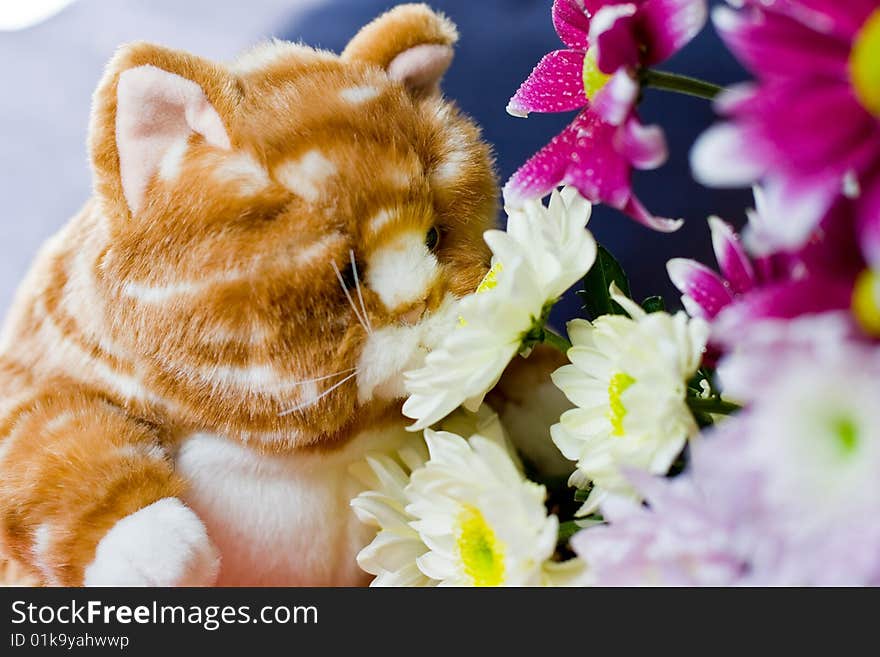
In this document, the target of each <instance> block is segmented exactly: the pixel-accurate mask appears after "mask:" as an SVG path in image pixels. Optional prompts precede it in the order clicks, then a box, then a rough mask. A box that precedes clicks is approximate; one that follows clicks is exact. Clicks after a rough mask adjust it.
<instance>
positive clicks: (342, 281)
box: [330, 260, 370, 333]
mask: <svg viewBox="0 0 880 657" xmlns="http://www.w3.org/2000/svg"><path fill="white" fill-rule="evenodd" d="M330 265H331V266H332V267H333V271H334V272H336V279H337V280H338V281H339V285H340V286H342V291H343V292H345V298H346V299H348V303H349V304H350V305H351V309H352V310H353V311H354V314H355V316H356V317H357V318H358V321H359V322H360V323H361V326H363V327H364V330H365V331H366V332H367V333H369V332H370V330H369V329H368V328H367V324H366V322H364V320H363V318H362V317H361V314H360V312H358V309H357V306H356V305H354V299H352V298H351V294H349V293H348V288H347V287H345V279H344V278H342V274H341V273H340V272H339V267H337V266H336V263H335V262H333V261H332V260H331V261H330Z"/></svg>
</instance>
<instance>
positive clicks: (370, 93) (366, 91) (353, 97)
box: [339, 85, 382, 105]
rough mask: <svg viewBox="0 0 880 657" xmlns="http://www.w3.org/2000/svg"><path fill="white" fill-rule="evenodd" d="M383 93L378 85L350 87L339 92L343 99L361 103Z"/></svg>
mask: <svg viewBox="0 0 880 657" xmlns="http://www.w3.org/2000/svg"><path fill="white" fill-rule="evenodd" d="M380 93H382V92H381V91H380V90H379V89H377V88H376V87H373V86H370V85H362V86H359V87H348V88H346V89H343V90H342V91H340V92H339V95H340V97H342V99H343V100H345V101H348V102H349V103H353V104H355V105H359V104H361V103H366V102H368V101H370V100H373V99H374V98H377V97H378V96H379V94H380Z"/></svg>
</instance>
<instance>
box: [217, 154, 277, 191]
mask: <svg viewBox="0 0 880 657" xmlns="http://www.w3.org/2000/svg"><path fill="white" fill-rule="evenodd" d="M213 174H214V176H216V177H217V178H218V179H219V180H221V181H223V182H232V183H235V184H236V185H237V186H238V191H239V192H240V193H242V194H244V195H247V196H250V195H252V194H256V193H257V192H260V191H262V190H263V189H265V188H266V187H267V186H268V185H269V172H268V171H266V169H264V168H263V167H262V166H260V164H259V162H257V161H256V160H255V159H254V158H253V157H252V156H251V155H249V154H248V153H236V154H235V155H231V156H229V157H224V158H223V159H222V160H221V162H220V163H219V164H218V165H217V166H216V167H215V168H214V170H213Z"/></svg>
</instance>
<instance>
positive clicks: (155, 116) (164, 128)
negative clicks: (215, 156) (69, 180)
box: [116, 66, 230, 212]
mask: <svg viewBox="0 0 880 657" xmlns="http://www.w3.org/2000/svg"><path fill="white" fill-rule="evenodd" d="M116 94H117V104H116V147H117V150H118V151H119V174H120V176H121V178H122V190H123V192H124V193H125V200H126V201H127V202H128V207H129V208H130V209H131V211H132V212H137V210H138V209H139V208H140V207H141V204H142V202H143V197H144V190H145V189H146V187H147V183H148V182H149V181H150V178H151V177H152V176H153V174H155V173H156V171H157V170H158V169H159V165H160V163H161V161H162V157H163V156H164V155H165V153H166V152H167V151H168V149H169V148H171V146H173V145H174V144H175V143H177V142H178V141H180V140H182V139H186V138H187V137H189V135H191V134H192V133H194V132H195V133H198V134H200V135H202V136H203V137H204V138H205V140H207V141H208V143H210V144H213V145H214V146H217V147H219V148H225V149H229V148H230V143H229V135H227V134H226V128H225V127H223V121H222V120H221V119H220V115H219V114H217V110H215V109H214V107H213V106H212V105H211V103H210V102H208V99H207V97H206V96H205V93H204V91H202V88H201V87H200V86H199V85H197V84H196V83H195V82H193V81H192V80H187V79H186V78H183V77H181V76H179V75H175V74H174V73H169V72H168V71H163V70H162V69H160V68H156V67H155V66H138V67H137V68H132V69H129V70H127V71H124V72H123V73H122V74H121V75H120V76H119V85H118V87H117V92H116Z"/></svg>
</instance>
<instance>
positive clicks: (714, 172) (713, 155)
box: [691, 123, 764, 187]
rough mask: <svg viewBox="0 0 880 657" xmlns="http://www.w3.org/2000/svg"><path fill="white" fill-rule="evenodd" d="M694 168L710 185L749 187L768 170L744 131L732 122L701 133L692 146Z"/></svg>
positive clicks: (702, 181) (692, 166) (697, 178)
mask: <svg viewBox="0 0 880 657" xmlns="http://www.w3.org/2000/svg"><path fill="white" fill-rule="evenodd" d="M691 169H692V170H693V172H694V178H696V180H697V182H699V183H701V184H703V185H706V186H707V187H745V186H746V185H750V184H752V183H753V182H755V181H756V180H758V178H760V177H761V175H763V173H764V166H763V165H762V164H761V163H760V162H759V161H758V160H757V159H756V158H754V157H752V156H751V153H750V150H749V146H748V139H747V138H746V136H745V134H744V133H743V130H742V129H741V128H740V127H739V126H736V125H734V124H732V123H720V124H717V125H714V126H712V127H711V128H709V129H708V130H706V132H704V133H703V134H702V135H700V137H699V139H697V142H696V143H695V144H694V147H693V148H692V149H691Z"/></svg>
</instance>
